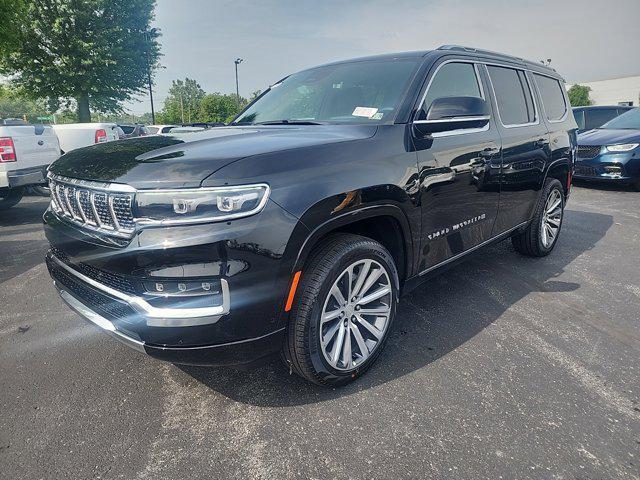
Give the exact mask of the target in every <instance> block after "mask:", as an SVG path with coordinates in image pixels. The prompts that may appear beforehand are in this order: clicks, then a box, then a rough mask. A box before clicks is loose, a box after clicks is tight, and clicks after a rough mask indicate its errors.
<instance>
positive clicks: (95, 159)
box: [49, 125, 377, 189]
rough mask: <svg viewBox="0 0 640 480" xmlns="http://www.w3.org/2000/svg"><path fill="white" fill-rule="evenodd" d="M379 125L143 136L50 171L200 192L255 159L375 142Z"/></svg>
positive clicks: (73, 156)
mask: <svg viewBox="0 0 640 480" xmlns="http://www.w3.org/2000/svg"><path fill="white" fill-rule="evenodd" d="M376 128H377V127H376V126H369V125H304V126H293V125H283V126H279V125H278V126H261V127H219V128H212V129H210V130H205V131H203V132H197V133H186V134H183V135H168V136H159V135H153V136H148V137H138V138H132V139H127V140H120V141H115V142H107V143H103V144H100V145H92V146H90V147H85V148H79V149H77V150H73V151H71V152H69V153H67V154H65V155H63V156H62V157H60V158H59V159H58V160H57V161H56V162H54V163H53V164H52V165H51V167H50V168H49V170H50V171H51V172H52V173H55V174H58V175H63V176H65V177H71V178H79V179H83V180H93V181H99V182H116V183H126V184H129V185H131V186H133V187H135V188H140V189H145V188H184V187H197V186H199V185H200V184H201V182H202V181H203V180H204V179H205V178H206V177H208V176H210V175H211V174H212V173H214V172H216V171H217V170H219V169H220V168H222V167H224V166H225V165H228V164H229V163H232V162H234V161H236V160H239V159H241V158H244V157H248V156H252V155H260V154H264V153H273V152H277V151H281V150H291V149H296V148H307V147H312V146H315V145H325V144H329V143H336V142H345V141H352V140H361V139H365V138H369V137H372V136H373V135H374V134H375V132H376Z"/></svg>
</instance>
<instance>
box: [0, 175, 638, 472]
mask: <svg viewBox="0 0 640 480" xmlns="http://www.w3.org/2000/svg"><path fill="white" fill-rule="evenodd" d="M46 204H47V201H46V199H44V198H41V197H40V198H39V197H29V198H27V199H25V200H24V201H23V202H22V203H21V204H20V205H19V206H18V207H15V208H14V209H11V210H9V211H6V212H0V409H1V415H0V478H7V479H23V478H24V479H27V478H28V479H37V478H46V479H50V478H52V479H55V478H66V479H76V478H82V479H85V478H124V479H134V478H138V479H144V478H148V479H159V478H167V479H175V478H225V479H226V478H271V479H285V478H318V479H320V478H465V479H466V478H492V479H496V478H505V479H509V478H543V479H550V478H557V479H608V478H640V328H639V325H640V193H635V192H632V191H628V190H624V189H613V188H593V189H591V188H574V191H573V194H572V197H571V199H570V202H569V205H568V207H567V212H566V217H565V223H564V225H563V232H562V235H561V238H560V243H559V245H558V247H557V248H556V250H555V251H554V252H553V254H552V255H551V256H549V257H547V258H545V259H529V258H524V257H520V256H518V255H517V254H516V253H515V252H514V250H513V249H512V247H511V244H510V242H503V243H502V244H499V245H497V246H494V247H490V248H488V249H485V250H483V251H481V252H480V253H479V254H477V255H475V256H474V257H473V258H472V259H470V260H469V261H467V262H466V263H464V264H461V265H459V266H457V267H455V268H453V269H451V270H449V271H448V272H447V273H445V274H444V275H441V276H439V277H437V278H436V279H434V280H433V281H431V282H430V283H429V284H427V285H425V286H423V287H421V288H419V289H418V290H416V291H414V292H413V293H412V294H411V295H410V296H408V297H406V298H405V299H404V300H403V302H402V303H401V306H400V309H399V312H398V314H399V316H398V319H397V323H396V325H395V330H394V332H393V333H392V336H391V338H390V341H389V343H388V344H387V347H386V349H385V351H384V352H383V354H382V356H381V357H380V359H379V361H378V363H377V364H376V365H375V366H374V368H373V369H372V370H371V371H370V372H369V373H368V374H367V375H366V376H365V377H363V378H362V379H361V380H360V381H358V382H357V383H356V384H354V385H351V386H348V387H347V388H343V389H339V390H327V389H323V388H320V387H316V386H313V385H310V384H307V383H305V382H304V381H303V380H301V379H299V378H297V377H295V376H290V375H289V373H288V371H287V370H286V369H284V367H282V366H281V365H280V363H279V362H278V361H277V360H274V361H272V362H270V363H268V364H267V365H266V366H264V367H262V368H259V369H257V370H253V371H248V372H243V371H236V370H231V369H204V368H187V367H178V366H174V365H171V364H165V363H160V362H158V361H155V360H153V359H151V358H147V357H145V356H144V355H141V354H139V353H137V352H135V351H132V350H129V349H128V348H127V347H125V346H123V345H121V344H120V343H118V342H116V341H115V340H113V339H112V338H110V337H108V336H106V335H103V334H102V333H100V332H97V331H96V330H95V329H94V328H93V327H92V326H91V325H88V324H86V323H85V322H84V321H82V320H81V319H80V318H79V317H78V316H77V315H76V314H74V313H72V312H71V311H70V310H69V309H68V308H66V307H65V306H64V305H63V304H62V302H61V301H60V300H59V299H58V297H57V295H56V293H55V291H54V288H53V286H52V284H51V281H50V280H49V277H48V275H47V272H46V269H45V266H44V264H43V255H44V253H45V251H46V248H47V246H46V242H45V240H44V236H43V232H42V228H41V225H40V221H41V220H40V219H41V215H42V212H43V211H44V209H45V208H46Z"/></svg>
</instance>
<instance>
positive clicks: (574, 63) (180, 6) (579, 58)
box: [128, 0, 640, 113]
mask: <svg viewBox="0 0 640 480" xmlns="http://www.w3.org/2000/svg"><path fill="white" fill-rule="evenodd" d="M155 26H156V27H157V28H159V29H160V30H161V32H162V37H161V38H160V42H161V44H162V53H163V55H164V56H163V57H162V60H161V63H162V65H163V68H162V69H161V70H160V71H158V73H157V75H156V80H155V87H154V94H155V97H154V103H155V105H156V110H160V109H161V108H162V103H163V100H164V98H165V97H166V95H167V91H168V89H169V87H170V85H171V81H172V80H173V79H176V78H184V77H189V78H193V79H195V80H197V81H198V82H199V83H200V85H201V86H202V88H203V89H204V90H205V91H207V92H221V93H233V92H235V73H234V60H235V59H236V58H238V57H240V58H242V59H243V62H242V63H241V64H240V66H239V83H240V94H241V95H243V96H245V97H246V96H249V95H250V94H251V92H253V91H255V90H264V89H265V88H266V87H268V86H269V85H271V84H273V83H274V82H276V81H277V80H279V79H280V78H282V77H284V76H285V75H287V74H289V73H293V72H295V71H298V70H301V69H303V68H306V67H311V66H314V65H319V64H322V63H326V62H330V61H334V60H341V59H347V58H353V57H360V56H366V55H372V54H378V53H387V52H402V51H410V50H429V49H433V48H436V47H438V46H439V45H443V44H456V45H465V46H470V47H476V48H484V49H489V50H495V51H498V52H503V53H508V54H512V55H516V56H519V57H523V58H526V59H529V60H535V61H539V60H541V59H547V58H550V59H551V66H552V67H554V68H555V69H556V70H558V72H560V73H561V74H562V75H563V76H564V78H565V79H566V80H567V82H569V83H574V82H586V81H591V80H601V79H606V78H615V77H621V76H628V75H640V0H608V1H607V0H598V1H594V0H582V1H574V0H567V1H565V0H538V1H533V2H529V1H515V0H514V1H504V0H478V1H474V0H450V1H443V0H435V1H432V0H422V1H420V0H393V1H386V0H369V1H365V0H343V1H336V0H315V1H310V0H295V1H294V0H280V1H277V0H262V1H248V0H235V1H226V0H158V4H157V7H156V20H155ZM128 109H129V110H130V111H132V112H134V113H143V112H148V111H150V107H149V100H148V98H147V97H141V98H140V102H132V103H130V104H128Z"/></svg>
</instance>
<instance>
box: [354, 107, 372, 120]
mask: <svg viewBox="0 0 640 480" xmlns="http://www.w3.org/2000/svg"><path fill="white" fill-rule="evenodd" d="M377 112H378V109H377V108H371V107H356V108H355V110H354V111H353V113H352V114H351V115H353V116H354V117H367V118H371V117H373V116H374V115H375V114H376V113H377Z"/></svg>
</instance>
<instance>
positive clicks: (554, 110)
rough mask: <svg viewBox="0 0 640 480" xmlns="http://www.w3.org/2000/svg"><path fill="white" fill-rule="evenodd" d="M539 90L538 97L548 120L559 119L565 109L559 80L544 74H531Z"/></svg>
mask: <svg viewBox="0 0 640 480" xmlns="http://www.w3.org/2000/svg"><path fill="white" fill-rule="evenodd" d="M533 76H534V77H535V79H536V83H537V84H538V89H539V90H540V97H541V98H542V104H543V105H544V111H545V112H546V114H547V119H549V120H560V119H561V118H562V117H563V116H564V113H565V112H566V111H567V105H566V104H565V102H564V93H563V92H562V86H561V85H560V82H559V81H558V80H556V79H555V78H549V77H545V76H544V75H537V74H535V73H534V74H533Z"/></svg>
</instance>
